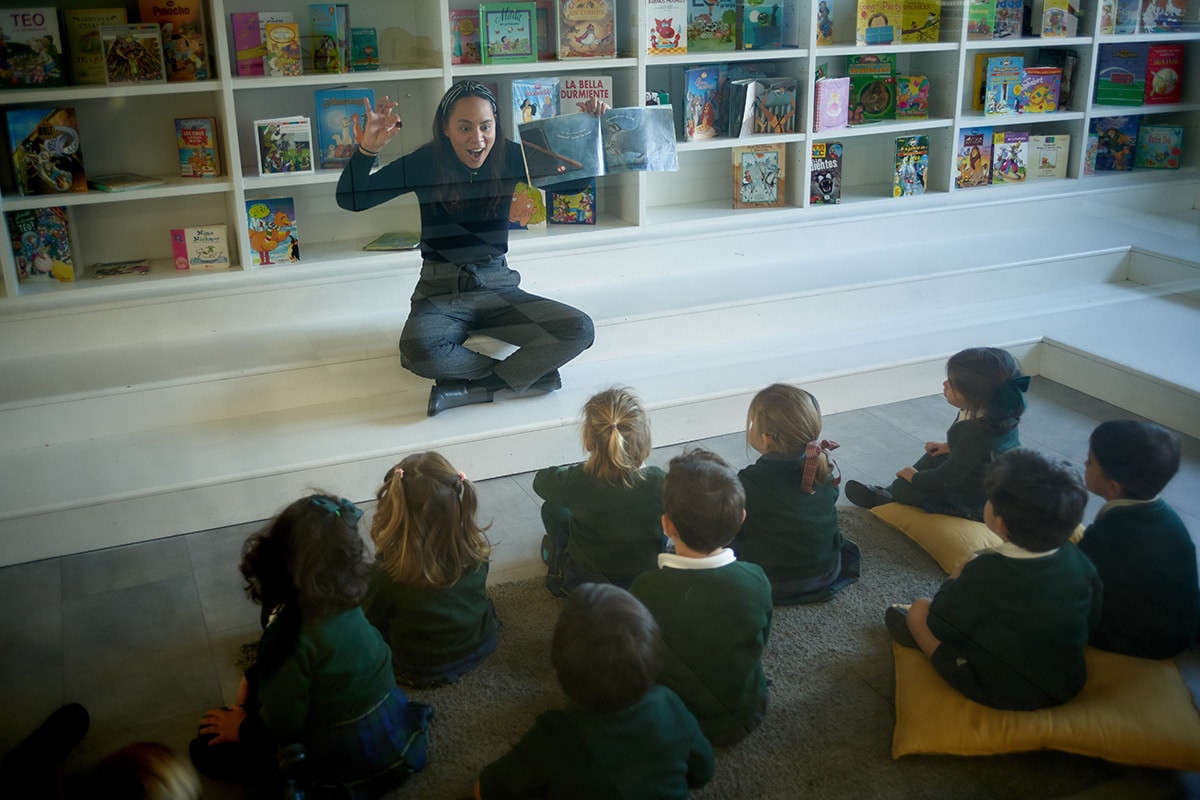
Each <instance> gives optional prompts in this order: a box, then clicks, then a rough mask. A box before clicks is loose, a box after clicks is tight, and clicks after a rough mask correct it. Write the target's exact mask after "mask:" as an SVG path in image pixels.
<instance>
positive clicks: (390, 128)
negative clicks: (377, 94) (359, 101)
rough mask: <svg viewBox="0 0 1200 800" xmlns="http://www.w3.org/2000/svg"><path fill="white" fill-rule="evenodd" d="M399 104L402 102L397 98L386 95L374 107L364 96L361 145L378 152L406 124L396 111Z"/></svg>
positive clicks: (359, 139)
mask: <svg viewBox="0 0 1200 800" xmlns="http://www.w3.org/2000/svg"><path fill="white" fill-rule="evenodd" d="M398 105H400V104H399V103H397V102H396V101H395V100H393V99H391V98H390V97H388V96H386V95H384V96H383V97H382V98H380V100H379V102H378V103H376V104H375V108H373V109H372V108H371V103H370V101H369V100H367V99H366V98H365V97H364V98H363V111H364V112H365V113H364V114H363V120H364V123H363V127H362V135H361V136H360V137H359V138H358V144H359V145H360V146H361V147H364V148H366V149H367V150H370V151H371V152H373V153H378V152H379V151H380V150H382V149H383V148H384V146H385V145H387V143H388V142H390V141H391V140H392V137H393V136H395V135H396V133H397V132H398V131H399V130H400V128H401V126H403V124H404V123H403V122H401V121H400V115H399V114H397V113H396V107H397V106H398Z"/></svg>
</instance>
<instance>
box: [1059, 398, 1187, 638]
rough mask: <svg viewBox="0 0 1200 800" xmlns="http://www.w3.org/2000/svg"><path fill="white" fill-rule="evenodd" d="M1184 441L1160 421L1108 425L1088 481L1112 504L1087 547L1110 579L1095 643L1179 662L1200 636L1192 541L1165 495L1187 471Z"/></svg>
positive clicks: (1095, 441)
mask: <svg viewBox="0 0 1200 800" xmlns="http://www.w3.org/2000/svg"><path fill="white" fill-rule="evenodd" d="M1179 451H1180V446H1179V437H1178V436H1177V435H1176V434H1175V433H1174V432H1172V431H1169V430H1167V429H1166V428H1164V427H1162V426H1160V425H1155V424H1154V423H1152V422H1136V421H1134V420H1128V419H1126V420H1116V421H1113V422H1104V423H1101V424H1100V425H1099V426H1098V427H1097V428H1096V429H1095V430H1094V431H1092V436H1091V439H1090V441H1089V447H1088V458H1087V467H1086V469H1085V471H1084V478H1085V480H1086V481H1087V488H1088V489H1089V490H1091V492H1092V493H1093V494H1097V495H1099V496H1100V497H1103V498H1104V499H1105V501H1106V502H1105V504H1104V507H1103V508H1101V509H1100V511H1099V512H1097V514H1096V519H1095V521H1093V522H1092V524H1091V525H1090V526H1088V529H1087V531H1086V532H1085V533H1084V535H1083V539H1082V540H1081V541H1080V542H1079V549H1080V550H1082V551H1083V552H1084V554H1085V555H1086V556H1087V557H1088V558H1090V559H1091V560H1092V563H1093V564H1095V565H1096V570H1097V571H1098V572H1099V573H1100V578H1101V580H1103V581H1104V610H1103V612H1102V613H1101V615H1100V624H1099V625H1097V626H1096V629H1095V630H1094V631H1092V639H1091V643H1092V644H1093V645H1094V646H1096V647H1099V648H1102V649H1104V650H1112V651H1114V652H1117V653H1125V654H1126V655H1131V656H1140V657H1142V658H1171V657H1173V656H1177V655H1179V654H1180V653H1182V652H1183V651H1184V650H1186V649H1187V648H1188V647H1190V646H1191V645H1192V643H1193V642H1195V641H1196V638H1197V633H1200V588H1198V587H1197V576H1196V547H1195V545H1194V544H1193V543H1192V537H1191V535H1190V534H1189V533H1188V530H1187V528H1186V527H1185V526H1184V524H1183V520H1181V519H1180V518H1179V515H1178V514H1176V513H1175V510H1174V509H1173V508H1171V506H1169V505H1167V503H1166V501H1164V500H1163V499H1162V498H1160V497H1159V496H1158V495H1159V492H1161V491H1162V490H1163V488H1164V487H1165V486H1166V485H1167V483H1168V482H1169V481H1170V480H1171V478H1172V477H1174V475H1175V473H1176V472H1177V471H1178V470H1179Z"/></svg>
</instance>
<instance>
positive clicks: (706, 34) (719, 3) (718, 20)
mask: <svg viewBox="0 0 1200 800" xmlns="http://www.w3.org/2000/svg"><path fill="white" fill-rule="evenodd" d="M687 41H688V51H689V52H693V53H694V52H698V51H704V52H708V51H714V52H723V51H732V50H733V49H734V48H735V47H736V46H737V0H688V17H687Z"/></svg>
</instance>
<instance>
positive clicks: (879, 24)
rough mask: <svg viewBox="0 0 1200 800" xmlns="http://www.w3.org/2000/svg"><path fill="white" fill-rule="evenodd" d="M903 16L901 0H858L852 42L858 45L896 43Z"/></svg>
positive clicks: (898, 39) (898, 38)
mask: <svg viewBox="0 0 1200 800" xmlns="http://www.w3.org/2000/svg"><path fill="white" fill-rule="evenodd" d="M903 16H904V3H903V2H901V0H858V14H857V24H856V25H855V28H854V43H855V44H859V45H880V44H897V43H899V41H900V25H901V20H902V19H903Z"/></svg>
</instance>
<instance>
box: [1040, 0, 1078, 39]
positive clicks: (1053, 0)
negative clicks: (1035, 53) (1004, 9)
mask: <svg viewBox="0 0 1200 800" xmlns="http://www.w3.org/2000/svg"><path fill="white" fill-rule="evenodd" d="M1071 2H1072V0H1033V6H1032V8H1031V9H1030V21H1029V24H1030V28H1031V31H1032V33H1033V35H1034V36H1040V37H1042V38H1062V37H1066V36H1078V35H1079V17H1078V16H1077V15H1076V13H1075V8H1074V6H1072V4H1071Z"/></svg>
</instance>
